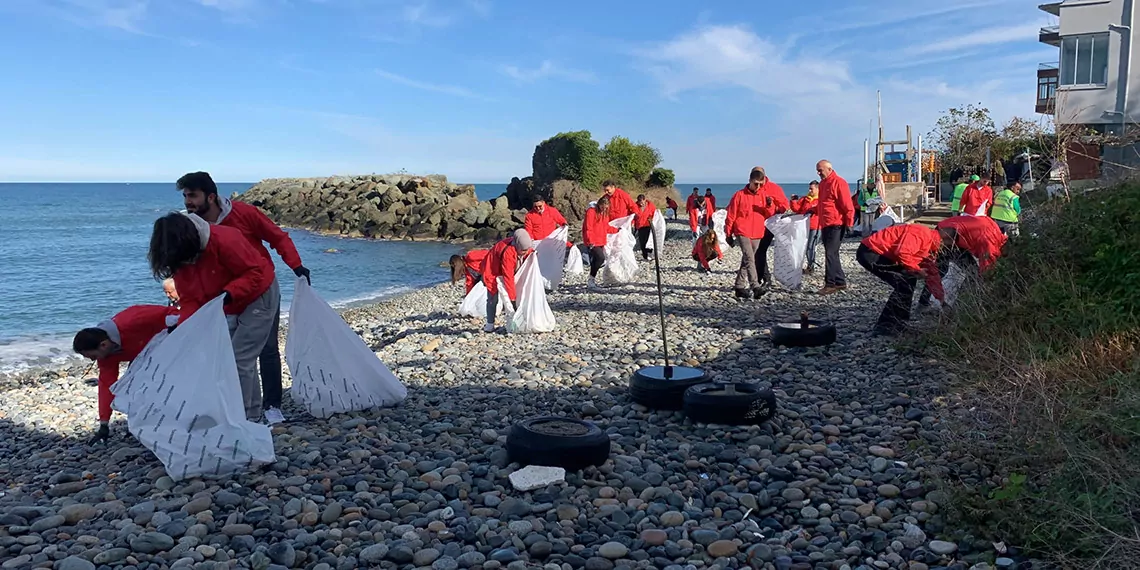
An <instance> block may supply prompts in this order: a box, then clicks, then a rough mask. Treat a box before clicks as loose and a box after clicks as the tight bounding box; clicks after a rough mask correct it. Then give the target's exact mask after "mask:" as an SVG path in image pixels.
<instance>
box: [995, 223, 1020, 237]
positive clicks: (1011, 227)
mask: <svg viewBox="0 0 1140 570" xmlns="http://www.w3.org/2000/svg"><path fill="white" fill-rule="evenodd" d="M994 223H996V224H997V227H998V229H1000V230H1001V233H1003V234H1005V235H1007V236H1008V235H1017V222H1003V221H1001V220H994Z"/></svg>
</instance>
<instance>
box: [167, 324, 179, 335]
mask: <svg viewBox="0 0 1140 570" xmlns="http://www.w3.org/2000/svg"><path fill="white" fill-rule="evenodd" d="M176 328H178V325H170V326H168V327H166V334H170V333H172V332H174V329H176Z"/></svg>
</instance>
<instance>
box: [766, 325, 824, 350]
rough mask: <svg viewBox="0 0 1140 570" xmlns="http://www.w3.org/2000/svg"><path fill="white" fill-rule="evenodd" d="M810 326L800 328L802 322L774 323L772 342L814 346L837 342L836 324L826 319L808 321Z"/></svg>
mask: <svg viewBox="0 0 1140 570" xmlns="http://www.w3.org/2000/svg"><path fill="white" fill-rule="evenodd" d="M808 325H810V328H808V329H802V328H800V323H776V324H774V325H772V328H771V335H772V344H773V345H775V346H786V347H789V348H795V347H812V346H827V345H829V344H831V343H833V342H835V325H833V324H831V323H828V322H825V321H811V320H809V321H808Z"/></svg>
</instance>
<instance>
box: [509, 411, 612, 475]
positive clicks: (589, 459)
mask: <svg viewBox="0 0 1140 570" xmlns="http://www.w3.org/2000/svg"><path fill="white" fill-rule="evenodd" d="M507 456H508V457H509V458H510V460H511V461H512V462H514V463H518V464H519V465H522V466H526V465H543V466H547V467H562V468H563V469H566V470H567V471H577V470H579V469H584V468H586V467H589V466H591V465H601V464H603V463H605V462H606V459H608V458H609V456H610V438H609V436H608V435H606V433H605V432H604V431H602V430H601V429H600V428H599V427H598V426H596V425H594V424H592V423H590V422H587V421H582V420H578V419H573V418H564V417H558V416H543V417H538V418H531V419H529V420H524V421H521V422H518V423H516V424H515V425H514V426H512V427H511V431H510V433H509V434H507Z"/></svg>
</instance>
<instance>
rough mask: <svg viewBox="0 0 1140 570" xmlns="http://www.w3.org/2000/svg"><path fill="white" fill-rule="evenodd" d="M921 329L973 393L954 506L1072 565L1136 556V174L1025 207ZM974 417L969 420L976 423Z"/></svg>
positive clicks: (1139, 220)
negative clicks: (939, 319) (991, 253)
mask: <svg viewBox="0 0 1140 570" xmlns="http://www.w3.org/2000/svg"><path fill="white" fill-rule="evenodd" d="M1026 218H1027V219H1026V220H1024V221H1023V223H1022V228H1021V236H1020V237H1019V238H1015V239H1012V240H1010V242H1009V244H1008V245H1007V246H1006V249H1005V252H1004V255H1003V258H1002V260H1001V261H1000V262H999V263H998V265H997V267H996V268H995V269H994V270H993V272H991V273H988V274H987V275H986V276H985V281H984V283H982V284H981V285H980V286H979V287H977V288H973V289H971V290H968V291H963V292H962V294H961V296H960V298H959V302H958V306H957V309H956V311H955V313H954V316H953V317H952V318H951V319H950V320H949V321H948V322H946V323H944V325H943V326H942V327H940V328H939V329H938V330H937V331H936V332H934V333H933V334H932V335H931V336H930V337H929V338H928V339H927V340H928V341H930V342H931V343H932V345H931V348H933V349H934V350H935V351H936V352H937V353H938V354H939V356H940V357H942V358H943V359H944V360H945V362H948V363H956V364H957V365H958V366H960V367H961V370H960V371H959V372H960V374H959V377H960V378H961V381H962V383H963V385H962V386H959V388H961V389H962V391H963V392H964V393H965V394H967V395H968V396H971V398H970V399H971V400H972V401H971V402H970V405H974V406H976V410H972V411H971V413H970V414H967V415H966V416H965V417H964V418H963V419H962V421H963V422H968V423H967V425H963V426H959V427H960V428H961V429H959V430H958V432H959V433H984V434H986V436H985V437H984V438H974V439H970V440H967V441H964V442H963V443H962V445H963V446H964V447H963V449H962V450H961V451H964V452H965V453H966V454H967V455H969V456H972V457H973V460H975V461H979V462H981V463H982V464H983V465H985V466H986V467H988V468H989V469H992V470H993V471H994V472H995V473H998V474H1005V476H1004V477H999V478H994V479H991V480H989V481H988V482H983V483H981V484H979V485H976V486H973V485H967V484H966V483H965V482H964V481H963V482H959V483H960V487H959V490H960V491H962V493H961V497H962V500H961V501H959V507H960V508H959V509H958V515H959V516H960V517H961V519H962V522H966V523H971V524H973V525H975V526H977V527H979V528H981V529H982V530H983V531H984V532H988V533H991V534H992V537H993V538H995V539H1000V540H1005V541H1007V542H1009V543H1011V544H1017V545H1020V546H1023V547H1024V548H1027V549H1029V550H1030V551H1032V552H1034V553H1035V554H1037V555H1041V556H1048V557H1051V558H1053V559H1054V560H1055V561H1056V562H1057V563H1058V564H1059V565H1061V566H1063V567H1072V568H1095V567H1103V568H1125V567H1134V566H1133V565H1134V564H1135V563H1136V560H1137V559H1140V185H1138V184H1133V185H1128V186H1123V187H1119V188H1111V189H1104V190H1099V191H1095V192H1092V193H1090V194H1087V195H1083V196H1078V197H1075V198H1074V199H1072V200H1071V201H1070V202H1062V201H1056V202H1053V203H1049V204H1046V205H1044V206H1041V207H1038V208H1035V209H1033V210H1032V211H1031V213H1030V212H1027V216H1026ZM970 423H973V425H970Z"/></svg>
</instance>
